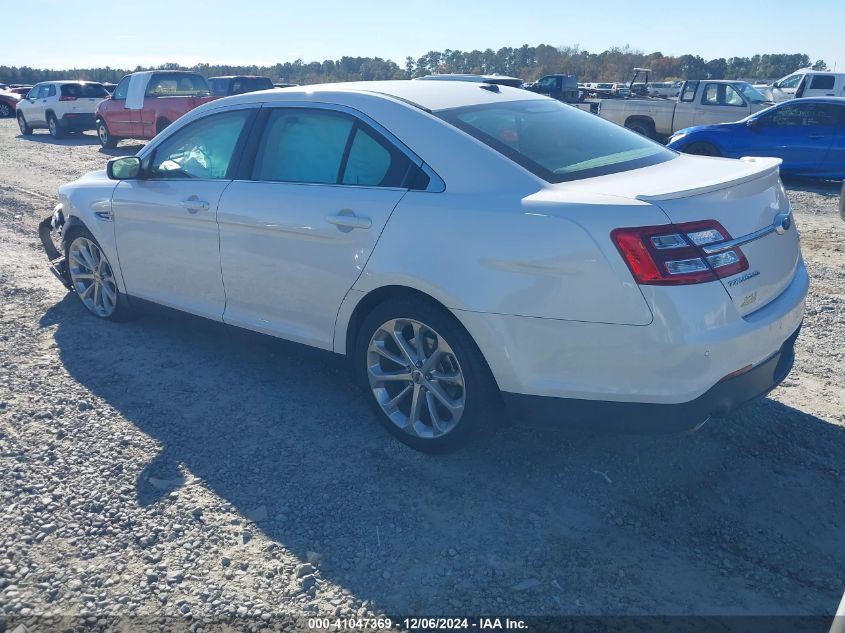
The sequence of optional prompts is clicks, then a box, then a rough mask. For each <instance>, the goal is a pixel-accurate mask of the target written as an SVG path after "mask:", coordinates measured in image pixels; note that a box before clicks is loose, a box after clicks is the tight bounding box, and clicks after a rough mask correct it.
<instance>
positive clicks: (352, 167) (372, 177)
mask: <svg viewBox="0 0 845 633" xmlns="http://www.w3.org/2000/svg"><path fill="white" fill-rule="evenodd" d="M410 163H411V161H410V160H408V157H407V156H405V155H404V154H403V153H402V152H400V151H399V150H397V149H396V148H395V147H393V146H391V145H390V144H389V143H387V142H386V141H384V140H382V138H381V136H380V135H378V134H377V133H376V132H374V131H372V130H368V129H365V128H364V127H363V126H362V125H360V124H358V125H357V126H356V129H355V137H354V138H353V139H352V145H351V146H350V147H349V154H348V156H347V158H346V164H345V166H344V169H343V180H342V182H343V184H344V185H360V186H369V187H401V186H402V182H403V180H404V179H405V175H406V173H407V172H408V168H409V167H410Z"/></svg>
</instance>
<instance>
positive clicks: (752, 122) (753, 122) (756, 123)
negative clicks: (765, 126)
mask: <svg viewBox="0 0 845 633" xmlns="http://www.w3.org/2000/svg"><path fill="white" fill-rule="evenodd" d="M760 125H761V124H760V119H748V120H747V121H746V122H745V127H748V128H751V129H752V130H753V129H755V128H759V127H760Z"/></svg>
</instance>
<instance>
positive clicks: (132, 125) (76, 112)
mask: <svg viewBox="0 0 845 633" xmlns="http://www.w3.org/2000/svg"><path fill="white" fill-rule="evenodd" d="M211 85H213V86H214V90H213V92H212V88H211ZM110 86H111V85H110ZM273 87H274V86H273V82H272V81H271V80H270V78H269V77H253V76H229V77H212V78H211V79H210V80H209V81H208V82H207V81H206V79H205V78H204V77H203V76H202V75H200V74H198V73H192V72H185V71H145V72H137V73H132V74H130V75H126V76H125V77H124V78H123V79H122V80H121V81H120V82H119V83H118V84H115V85H113V87H112V89H111V90H108V89H107V88H106V86H105V85H103V84H100V83H97V82H90V81H45V82H41V83H39V84H36V85H35V86H32V87H31V88H29V89H28V90H26V92H25V94H24V95H21V94H19V93H20V92H21V91H20V90H19V91H18V93H17V94H16V93H14V92H9V91H6V92H0V116H7V117H8V116H16V117H17V120H18V126H19V127H20V130H21V134H23V135H25V136H26V135H29V134H32V132H33V130H36V129H39V128H46V129H48V130H49V131H50V134H51V135H52V136H53V137H54V138H60V137H62V136H64V135H65V134H67V133H70V132H79V131H84V130H94V129H96V130H97V136H98V138H99V139H100V143H101V144H102V145H103V147H114V146H115V145H116V144H117V142H118V141H119V140H120V139H123V138H137V139H151V138H153V136H155V135H156V134H158V133H159V132H161V131H162V130H163V129H164V128H166V127H167V126H168V125H170V124H171V123H172V122H173V121H175V120H176V119H177V118H179V117H180V116H182V115H183V114H185V113H186V112H189V111H190V110H192V109H193V108H195V107H197V106H198V105H200V104H202V103H205V102H206V101H209V100H212V99H216V98H218V97H220V96H225V95H231V94H241V93H244V92H252V91H255V90H270V89H272V88H273Z"/></svg>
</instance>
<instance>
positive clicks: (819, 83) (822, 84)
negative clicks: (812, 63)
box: [810, 75, 836, 90]
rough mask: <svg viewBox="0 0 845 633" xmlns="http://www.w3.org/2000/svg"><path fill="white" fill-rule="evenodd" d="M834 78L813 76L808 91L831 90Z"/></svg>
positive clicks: (830, 76)
mask: <svg viewBox="0 0 845 633" xmlns="http://www.w3.org/2000/svg"><path fill="white" fill-rule="evenodd" d="M835 81H836V77H834V76H833V75H815V76H814V77H813V82H812V83H811V84H810V90H833V84H834V83H835Z"/></svg>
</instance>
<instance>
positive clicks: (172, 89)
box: [147, 73, 209, 97]
mask: <svg viewBox="0 0 845 633" xmlns="http://www.w3.org/2000/svg"><path fill="white" fill-rule="evenodd" d="M207 94H209V90H208V84H207V83H206V81H205V78H203V76H202V75H192V74H189V73H158V74H155V75H153V76H152V78H151V79H150V83H149V84H148V85H147V96H148V97H198V96H203V95H207Z"/></svg>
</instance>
